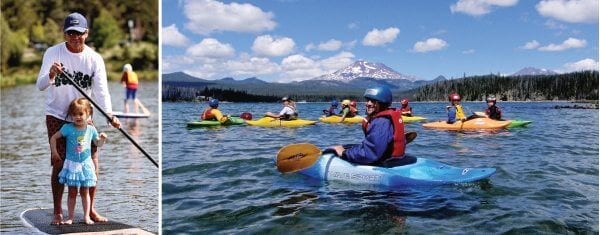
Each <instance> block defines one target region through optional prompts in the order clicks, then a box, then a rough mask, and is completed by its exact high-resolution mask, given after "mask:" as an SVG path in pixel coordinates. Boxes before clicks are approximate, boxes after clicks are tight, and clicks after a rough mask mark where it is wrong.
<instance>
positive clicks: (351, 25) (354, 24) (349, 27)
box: [347, 22, 358, 29]
mask: <svg viewBox="0 0 600 235" xmlns="http://www.w3.org/2000/svg"><path fill="white" fill-rule="evenodd" d="M347 27H348V29H356V28H358V22H351V23H349V24H348V25H347Z"/></svg>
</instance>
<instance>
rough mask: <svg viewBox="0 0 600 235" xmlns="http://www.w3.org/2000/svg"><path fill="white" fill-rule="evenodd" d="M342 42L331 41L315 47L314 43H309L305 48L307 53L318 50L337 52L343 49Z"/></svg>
mask: <svg viewBox="0 0 600 235" xmlns="http://www.w3.org/2000/svg"><path fill="white" fill-rule="evenodd" d="M342 45H343V43H342V41H339V40H335V39H329V41H327V42H321V43H319V45H318V46H315V44H314V43H309V44H308V45H306V46H305V47H304V49H305V50H306V51H311V50H314V49H318V50H320V51H337V50H339V49H340V48H341V47H342Z"/></svg>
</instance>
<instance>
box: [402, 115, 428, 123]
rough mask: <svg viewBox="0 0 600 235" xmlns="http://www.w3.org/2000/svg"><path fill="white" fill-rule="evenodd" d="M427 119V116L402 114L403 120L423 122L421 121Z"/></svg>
mask: <svg viewBox="0 0 600 235" xmlns="http://www.w3.org/2000/svg"><path fill="white" fill-rule="evenodd" d="M425 120H427V118H426V117H421V116H404V115H402V121H403V122H421V121H425Z"/></svg>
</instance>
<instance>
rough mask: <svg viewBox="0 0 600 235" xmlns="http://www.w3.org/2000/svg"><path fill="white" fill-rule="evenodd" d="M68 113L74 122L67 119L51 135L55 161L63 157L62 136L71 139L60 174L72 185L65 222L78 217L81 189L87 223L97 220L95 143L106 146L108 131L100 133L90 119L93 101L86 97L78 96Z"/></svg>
mask: <svg viewBox="0 0 600 235" xmlns="http://www.w3.org/2000/svg"><path fill="white" fill-rule="evenodd" d="M68 110H69V111H68V112H67V116H69V117H71V118H72V119H73V123H67V124H65V125H63V126H62V127H61V128H60V131H58V132H56V133H55V134H54V135H52V137H51V138H50V149H51V152H52V161H54V162H59V161H61V155H60V154H59V152H58V150H57V141H58V139H62V138H63V137H64V138H65V142H67V148H66V156H67V157H66V159H65V160H64V163H63V168H62V170H61V171H60V173H59V174H58V180H59V182H60V183H61V184H64V185H67V186H69V194H68V195H69V199H68V200H67V202H68V209H69V210H68V213H69V216H68V218H67V219H66V220H65V221H62V222H61V224H72V223H73V220H74V219H75V202H76V201H77V191H79V193H80V194H81V204H82V205H83V219H84V222H85V223H86V224H94V221H93V220H92V219H91V218H90V194H89V189H90V188H91V187H94V186H96V181H97V180H98V178H97V177H96V168H95V167H94V161H92V150H91V148H92V143H94V144H95V145H96V146H98V147H102V145H104V143H105V142H106V138H107V136H106V134H105V133H100V134H98V131H97V130H96V128H95V127H94V126H92V125H90V124H88V121H89V120H90V119H91V118H92V113H93V110H92V104H91V103H90V102H89V101H88V100H87V99H85V98H78V99H75V100H73V101H72V102H71V104H70V105H69V109H68Z"/></svg>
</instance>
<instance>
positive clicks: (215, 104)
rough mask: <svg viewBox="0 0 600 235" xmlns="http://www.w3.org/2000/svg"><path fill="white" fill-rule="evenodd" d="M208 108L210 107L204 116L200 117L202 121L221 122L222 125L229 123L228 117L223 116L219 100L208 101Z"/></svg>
mask: <svg viewBox="0 0 600 235" xmlns="http://www.w3.org/2000/svg"><path fill="white" fill-rule="evenodd" d="M208 106H209V107H208V108H206V109H205V110H204V112H202V116H201V117H200V118H201V119H202V120H214V121H219V122H220V123H226V122H227V121H229V118H228V116H223V114H222V113H221V111H220V110H219V100H217V99H211V100H210V101H208Z"/></svg>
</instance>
